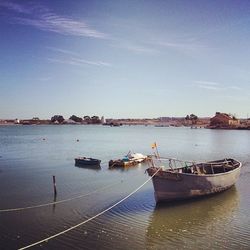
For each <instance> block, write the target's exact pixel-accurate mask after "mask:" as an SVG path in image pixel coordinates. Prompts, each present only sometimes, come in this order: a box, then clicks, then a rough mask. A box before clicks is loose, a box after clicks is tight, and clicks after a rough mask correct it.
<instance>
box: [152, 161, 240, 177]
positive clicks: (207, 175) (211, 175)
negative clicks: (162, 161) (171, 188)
mask: <svg viewBox="0 0 250 250" xmlns="http://www.w3.org/2000/svg"><path fill="white" fill-rule="evenodd" d="M233 160H234V161H236V162H237V163H239V166H237V167H236V168H235V169H232V170H230V171H227V172H222V173H216V174H194V173H178V172H174V171H167V170H164V169H162V171H163V172H166V173H168V174H176V175H187V176H195V177H216V176H220V175H228V174H231V173H233V172H236V170H240V169H241V167H242V162H240V161H238V160H236V159H233ZM178 161H181V160H178ZM183 162H185V161H183ZM202 163H206V164H209V162H200V163H197V164H202ZM197 164H196V165H197ZM155 168H157V169H159V168H162V167H155ZM183 168H185V167H182V168H175V169H173V170H177V169H183ZM170 170H171V168H170ZM159 172H160V171H159ZM154 177H159V178H162V176H158V175H155V176H154ZM154 177H153V178H154Z"/></svg>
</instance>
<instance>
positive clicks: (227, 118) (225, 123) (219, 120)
mask: <svg viewBox="0 0 250 250" xmlns="http://www.w3.org/2000/svg"><path fill="white" fill-rule="evenodd" d="M239 125H240V120H238V119H237V118H235V117H234V116H232V115H229V114H226V113H220V112H216V113H215V116H214V117H212V118H211V119H210V126H213V127H237V126H239Z"/></svg>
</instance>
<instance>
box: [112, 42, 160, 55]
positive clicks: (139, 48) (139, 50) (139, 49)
mask: <svg viewBox="0 0 250 250" xmlns="http://www.w3.org/2000/svg"><path fill="white" fill-rule="evenodd" d="M113 47H115V48H120V49H125V50H128V51H131V52H133V53H136V54H149V55H155V54H158V53H159V51H158V50H156V49H154V48H149V47H147V46H144V45H137V44H132V43H129V42H128V43H126V42H124V41H119V43H117V44H115V45H113Z"/></svg>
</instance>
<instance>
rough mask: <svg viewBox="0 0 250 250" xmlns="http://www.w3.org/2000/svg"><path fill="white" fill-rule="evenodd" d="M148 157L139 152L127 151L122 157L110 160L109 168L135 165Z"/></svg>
mask: <svg viewBox="0 0 250 250" xmlns="http://www.w3.org/2000/svg"><path fill="white" fill-rule="evenodd" d="M147 159H148V156H146V155H143V154H141V153H130V152H129V153H128V154H127V155H126V156H125V157H124V158H123V159H117V160H110V161H109V168H116V167H130V166H135V165H137V164H139V163H141V162H144V161H146V160H147Z"/></svg>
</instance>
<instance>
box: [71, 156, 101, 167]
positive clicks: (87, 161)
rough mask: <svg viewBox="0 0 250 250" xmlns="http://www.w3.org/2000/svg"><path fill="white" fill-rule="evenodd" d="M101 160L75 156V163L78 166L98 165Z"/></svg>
mask: <svg viewBox="0 0 250 250" xmlns="http://www.w3.org/2000/svg"><path fill="white" fill-rule="evenodd" d="M100 163H101V160H98V159H93V158H88V157H78V158H75V165H76V166H79V167H85V166H86V167H100Z"/></svg>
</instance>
